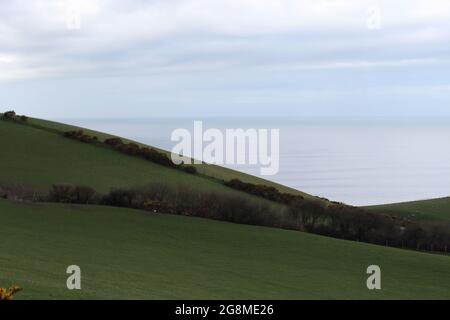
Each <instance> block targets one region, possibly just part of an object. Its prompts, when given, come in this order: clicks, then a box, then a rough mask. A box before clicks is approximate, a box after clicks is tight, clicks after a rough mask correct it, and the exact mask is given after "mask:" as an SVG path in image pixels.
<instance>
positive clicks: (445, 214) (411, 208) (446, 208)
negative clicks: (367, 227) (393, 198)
mask: <svg viewBox="0 0 450 320" xmlns="http://www.w3.org/2000/svg"><path fill="white" fill-rule="evenodd" d="M366 209H368V210H370V211H373V212H381V213H386V214H392V215H398V216H401V217H405V218H408V219H411V220H432V221H436V222H439V221H442V222H447V223H450V198H440V199H431V200H422V201H412V202H403V203H393V204H384V205H378V206H370V207H366Z"/></svg>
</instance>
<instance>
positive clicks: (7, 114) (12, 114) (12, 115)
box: [3, 110, 16, 119]
mask: <svg viewBox="0 0 450 320" xmlns="http://www.w3.org/2000/svg"><path fill="white" fill-rule="evenodd" d="M3 118H7V119H15V118H16V113H15V112H14V111H13V110H11V111H6V112H5V113H3Z"/></svg>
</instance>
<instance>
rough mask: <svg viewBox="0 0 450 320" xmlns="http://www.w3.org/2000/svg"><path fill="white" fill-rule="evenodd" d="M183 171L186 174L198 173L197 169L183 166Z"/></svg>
mask: <svg viewBox="0 0 450 320" xmlns="http://www.w3.org/2000/svg"><path fill="white" fill-rule="evenodd" d="M181 169H182V170H183V171H184V172H187V173H190V174H196V173H197V168H196V167H194V166H182V167H181Z"/></svg>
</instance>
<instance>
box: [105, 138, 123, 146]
mask: <svg viewBox="0 0 450 320" xmlns="http://www.w3.org/2000/svg"><path fill="white" fill-rule="evenodd" d="M104 143H105V144H107V145H109V146H111V147H117V146H119V145H122V144H123V141H122V139H119V138H109V139H106V140H105V141H104Z"/></svg>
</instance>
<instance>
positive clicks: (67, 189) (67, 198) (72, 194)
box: [48, 184, 98, 204]
mask: <svg viewBox="0 0 450 320" xmlns="http://www.w3.org/2000/svg"><path fill="white" fill-rule="evenodd" d="M48 201H51V202H62V203H79V204H94V203H97V202H98V201H97V199H96V191H95V190H94V189H92V188H91V187H84V186H72V185H68V184H60V185H52V188H51V190H50V192H49V195H48Z"/></svg>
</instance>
